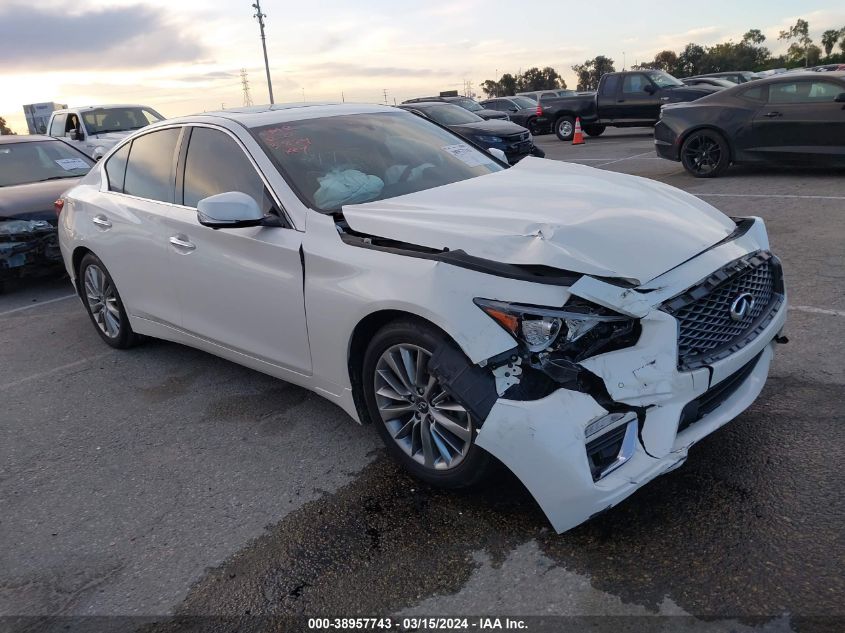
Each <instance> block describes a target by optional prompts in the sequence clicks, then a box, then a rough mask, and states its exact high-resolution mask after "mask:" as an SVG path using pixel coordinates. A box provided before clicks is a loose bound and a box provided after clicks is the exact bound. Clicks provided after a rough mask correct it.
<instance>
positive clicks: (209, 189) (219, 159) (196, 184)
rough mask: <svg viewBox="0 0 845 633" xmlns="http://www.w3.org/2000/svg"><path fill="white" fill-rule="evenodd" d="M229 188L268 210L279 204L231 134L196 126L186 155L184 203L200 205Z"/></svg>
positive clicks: (193, 205)
mask: <svg viewBox="0 0 845 633" xmlns="http://www.w3.org/2000/svg"><path fill="white" fill-rule="evenodd" d="M227 191H240V192H241V193H245V194H247V195H248V196H252V197H253V198H254V199H255V201H256V202H257V203H258V206H259V207H260V208H261V210H262V211H264V212H265V213H269V212H270V211H271V210H272V209H273V208H274V206H275V205H274V204H273V200H272V198H271V197H270V195H269V193H268V192H267V190H266V188H265V187H264V181H263V180H261V176H259V175H258V172H257V171H256V169H255V167H253V165H252V163H251V162H250V160H249V159H248V158H247V157H246V154H244V152H243V150H242V149H241V148H240V146H239V145H238V144H237V143H236V142H235V141H234V140H233V139H232V138H231V137H230V136H229V135H227V134H224V133H223V132H219V131H217V130H212V129H209V128H205V127H195V128H194V129H193V131H192V132H191V141H190V144H189V145H188V155H187V156H186V157H185V184H184V187H183V196H184V197H183V200H184V201H183V204H184V205H185V206H187V207H196V206H197V203H198V202H199V201H200V200H202V199H203V198H207V197H208V196H214V195H216V194H218V193H225V192H227Z"/></svg>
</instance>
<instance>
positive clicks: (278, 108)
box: [143, 103, 397, 130]
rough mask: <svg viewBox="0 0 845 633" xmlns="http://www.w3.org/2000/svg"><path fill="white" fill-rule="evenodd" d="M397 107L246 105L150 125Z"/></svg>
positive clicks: (259, 120) (251, 121)
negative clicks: (245, 106)
mask: <svg viewBox="0 0 845 633" xmlns="http://www.w3.org/2000/svg"><path fill="white" fill-rule="evenodd" d="M396 111H397V110H396V108H394V107H393V106H386V105H371V104H363V103H277V104H274V105H261V106H251V107H247V108H233V109H231V110H220V111H218V112H202V113H200V114H194V115H191V116H183V117H177V118H174V119H166V120H164V121H161V122H158V123H153V124H152V125H151V126H147V127H145V128H143V129H144V130H148V129H150V127H156V126H159V125H169V124H173V123H188V122H191V121H204V120H205V121H207V120H208V119H212V118H217V119H227V120H229V121H236V122H238V123H240V124H241V125H244V126H246V127H260V126H262V125H271V124H273V123H283V122H286V121H299V120H303V119H319V118H322V117H330V116H344V115H349V114H372V113H375V112H396Z"/></svg>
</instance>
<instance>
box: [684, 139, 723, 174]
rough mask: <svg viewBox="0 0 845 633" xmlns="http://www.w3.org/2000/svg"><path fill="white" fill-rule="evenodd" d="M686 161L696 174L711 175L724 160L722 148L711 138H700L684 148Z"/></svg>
mask: <svg viewBox="0 0 845 633" xmlns="http://www.w3.org/2000/svg"><path fill="white" fill-rule="evenodd" d="M684 159H685V162H686V163H687V165H689V166H690V168H691V169H692V170H693V171H695V172H696V173H698V174H709V173H712V172H714V171H715V170H716V168H717V167H718V165H719V161H720V160H721V159H722V147H721V146H720V145H719V143H718V142H717V141H716V140H715V139H714V138H712V137H710V136H707V135H702V136H698V137H696V138H694V139H692V140H691V141H690V142H689V143H687V145H686V146H685V147H684Z"/></svg>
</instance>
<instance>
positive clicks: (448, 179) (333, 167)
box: [250, 106, 504, 212]
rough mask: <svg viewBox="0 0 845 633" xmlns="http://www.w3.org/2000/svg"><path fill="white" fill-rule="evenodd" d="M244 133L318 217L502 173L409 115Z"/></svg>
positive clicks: (382, 114)
mask: <svg viewBox="0 0 845 633" xmlns="http://www.w3.org/2000/svg"><path fill="white" fill-rule="evenodd" d="M448 107H450V108H456V109H460V108H458V107H457V106H448ZM250 131H251V132H252V134H253V135H254V136H255V138H256V139H257V140H258V142H259V144H260V145H261V146H262V147H263V148H264V151H265V152H266V153H267V154H268V156H270V158H271V159H272V160H273V162H274V163H275V164H276V167H277V168H278V169H279V171H280V172H281V173H282V174H283V175H284V176H285V179H286V180H287V182H288V184H290V185H291V186H292V187H293V189H294V191H296V192H297V194H298V195H299V197H300V198H301V199H302V201H303V202H304V203H305V204H306V205H307V206H309V207H311V208H313V209H317V210H319V211H324V212H332V211H338V210H340V207H341V206H343V205H344V204H358V203H362V202H370V201H372V200H385V199H387V198H393V197H395V196H401V195H404V194H407V193H414V192H416V191H423V190H425V189H432V188H434V187H440V186H441V185H447V184H449V183H453V182H459V181H461V180H467V179H469V178H475V177H476V176H483V175H485V174H490V173H493V172H496V171H500V170H502V169H504V167H502V166H501V165H499V164H498V163H497V162H495V161H494V159H493V158H492V157H491V156H490V155H489V154H487V153H485V152H482V151H480V150H478V149H476V148H474V147H472V146H471V145H468V144H467V143H465V142H464V141H463V140H462V139H461V138H459V137H457V136H455V135H454V134H452V133H451V132H449V131H447V130H444V129H442V128H439V127H437V126H436V125H433V124H432V123H431V122H430V121H426V120H425V119H423V118H421V117H418V116H416V115H413V114H410V113H408V112H378V113H373V114H351V115H343V116H333V117H321V118H316V119H305V120H302V121H289V122H284V123H274V124H272V125H267V126H263V127H259V128H253V129H251V130H250Z"/></svg>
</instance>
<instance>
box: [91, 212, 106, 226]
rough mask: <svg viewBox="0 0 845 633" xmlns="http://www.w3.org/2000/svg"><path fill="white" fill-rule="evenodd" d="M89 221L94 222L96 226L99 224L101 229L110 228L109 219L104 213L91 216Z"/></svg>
mask: <svg viewBox="0 0 845 633" xmlns="http://www.w3.org/2000/svg"><path fill="white" fill-rule="evenodd" d="M91 221H92V222H93V223H94V224H96V225H97V226H99V227H100V228H103V229H110V228H111V222H109V219H108V218H107V217H106V216H104V215H95V216H94V217H93V218H91Z"/></svg>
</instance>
